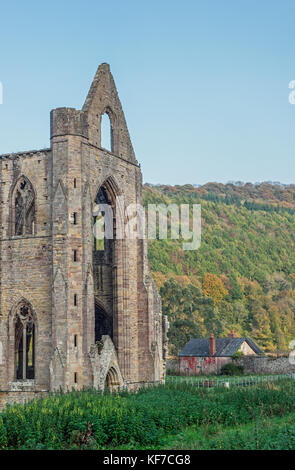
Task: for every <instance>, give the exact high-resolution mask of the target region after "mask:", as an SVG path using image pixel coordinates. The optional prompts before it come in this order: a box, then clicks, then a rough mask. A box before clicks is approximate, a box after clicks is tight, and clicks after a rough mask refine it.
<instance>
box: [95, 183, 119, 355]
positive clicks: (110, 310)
mask: <svg viewBox="0 0 295 470" xmlns="http://www.w3.org/2000/svg"><path fill="white" fill-rule="evenodd" d="M120 195H121V191H120V190H119V187H118V185H117V183H116V181H115V178H114V177H113V176H108V177H107V178H106V179H105V180H104V181H103V182H102V183H100V184H99V186H98V188H97V192H96V196H95V200H94V207H95V211H94V212H93V224H96V223H97V219H96V217H97V214H100V213H101V214H103V222H102V223H103V224H105V232H104V236H103V239H102V240H98V239H97V238H96V237H95V235H94V236H93V252H92V261H93V277H94V286H95V287H94V290H95V293H94V297H95V302H96V307H95V309H96V316H97V317H99V316H100V318H101V321H102V323H103V327H102V328H101V331H100V333H99V335H98V331H99V328H97V329H96V332H97V334H96V337H98V336H101V335H103V334H107V335H109V336H110V337H111V338H112V340H114V344H115V346H116V347H117V346H118V338H117V336H118V335H117V331H118V308H117V303H118V276H117V264H118V257H119V256H121V255H122V249H120V241H121V240H116V237H117V214H116V211H117V207H118V204H117V202H118V201H117V196H120ZM102 204H104V205H105V206H103V205H102ZM104 207H105V209H104ZM119 210H120V209H119ZM100 211H101V212H100ZM120 213H121V210H120ZM105 214H107V217H108V219H107V218H106V217H105ZM106 221H107V222H108V226H106ZM100 223H101V221H100ZM110 226H111V232H110V231H109V227H110ZM100 234H101V227H100ZM102 241H103V243H101V242H102ZM98 302H101V304H100V305H99V304H98Z"/></svg>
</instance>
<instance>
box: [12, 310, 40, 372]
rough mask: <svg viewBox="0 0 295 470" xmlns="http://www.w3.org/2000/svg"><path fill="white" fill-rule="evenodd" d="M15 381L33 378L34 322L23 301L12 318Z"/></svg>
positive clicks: (31, 312)
mask: <svg viewBox="0 0 295 470" xmlns="http://www.w3.org/2000/svg"><path fill="white" fill-rule="evenodd" d="M14 352H15V379H16V380H30V379H34V378H35V321H34V315H33V311H32V308H31V306H30V305H29V304H28V303H27V302H25V301H23V302H21V303H20V304H19V305H18V307H17V309H16V312H15V317H14Z"/></svg>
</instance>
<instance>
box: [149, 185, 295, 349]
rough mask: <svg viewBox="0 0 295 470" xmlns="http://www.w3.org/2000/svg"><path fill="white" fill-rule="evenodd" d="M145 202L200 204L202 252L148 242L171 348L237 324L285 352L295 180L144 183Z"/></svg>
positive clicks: (292, 283)
mask: <svg viewBox="0 0 295 470" xmlns="http://www.w3.org/2000/svg"><path fill="white" fill-rule="evenodd" d="M144 202H145V204H146V205H148V204H159V203H165V204H173V203H177V204H184V203H190V204H193V203H199V204H201V206H202V244H201V247H200V248H199V249H198V250H194V251H183V249H182V242H181V241H180V240H171V239H168V240H153V241H150V242H149V260H150V264H151V268H152V272H153V275H154V279H155V281H156V283H157V285H158V287H160V288H161V290H160V292H161V296H162V301H163V310H164V312H165V313H166V314H168V316H169V319H170V325H171V327H170V333H169V336H170V350H171V353H173V354H176V353H177V351H178V350H179V349H180V348H181V347H182V346H183V345H184V344H185V343H186V341H187V340H188V339H189V338H192V337H198V336H199V337H201V336H209V334H210V333H211V332H214V333H215V335H219V336H220V335H221V336H225V335H226V334H227V333H228V332H229V331H230V330H232V329H235V330H236V331H237V333H238V334H239V335H247V336H251V337H252V338H253V339H254V340H256V341H257V342H258V344H259V345H260V346H261V347H262V348H265V349H266V350H277V349H280V350H286V349H287V348H288V344H289V341H290V340H291V339H294V337H295V316H294V315H295V186H293V185H292V186H288V187H284V186H282V185H280V186H279V185H276V184H269V183H263V184H261V185H252V184H250V183H247V184H244V185H243V184H228V185H222V184H217V183H209V184H207V185H205V186H201V187H198V188H194V187H193V186H191V185H185V186H174V187H172V186H151V185H146V186H145V188H144Z"/></svg>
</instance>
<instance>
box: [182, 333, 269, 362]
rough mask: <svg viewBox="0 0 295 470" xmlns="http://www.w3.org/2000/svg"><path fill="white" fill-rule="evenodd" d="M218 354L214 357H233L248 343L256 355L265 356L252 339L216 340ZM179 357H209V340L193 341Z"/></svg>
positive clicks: (199, 339)
mask: <svg viewBox="0 0 295 470" xmlns="http://www.w3.org/2000/svg"><path fill="white" fill-rule="evenodd" d="M215 341H216V352H215V354H213V357H221V356H222V357H231V356H232V355H233V354H234V353H235V352H237V351H238V350H239V348H240V347H241V345H242V344H243V343H244V341H246V342H247V343H248V345H249V346H250V348H251V349H253V351H254V352H255V353H256V354H263V351H262V350H261V349H260V348H259V347H258V346H257V344H255V343H254V341H252V339H251V338H247V337H245V338H229V337H228V338H216V340H215ZM178 355H179V356H200V357H208V356H210V353H209V338H195V339H191V340H190V341H189V342H188V343H187V344H186V345H185V346H184V348H183V349H182V350H181V351H180V353H179V354H178Z"/></svg>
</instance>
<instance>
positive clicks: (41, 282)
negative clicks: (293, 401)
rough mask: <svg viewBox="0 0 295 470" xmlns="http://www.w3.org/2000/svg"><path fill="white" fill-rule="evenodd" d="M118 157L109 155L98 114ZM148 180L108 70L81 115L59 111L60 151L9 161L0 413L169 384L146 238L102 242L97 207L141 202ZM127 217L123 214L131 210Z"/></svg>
mask: <svg viewBox="0 0 295 470" xmlns="http://www.w3.org/2000/svg"><path fill="white" fill-rule="evenodd" d="M104 113H107V114H108V116H109V119H110V124H111V133H112V148H111V151H108V150H106V149H103V148H102V147H101V135H100V132H101V126H100V123H101V116H102V115H103V114H104ZM141 191H142V176H141V171H140V168H139V165H138V163H137V161H136V158H135V155H134V151H133V147H132V144H131V141H130V137H129V132H128V129H127V125H126V121H125V117H124V114H123V111H122V107H121V103H120V101H119V98H118V94H117V90H116V87H115V84H114V81H113V77H112V75H111V73H110V69H109V66H108V65H107V64H102V65H101V66H100V67H99V68H98V70H97V73H96V75H95V78H94V81H93V83H92V86H91V88H90V91H89V93H88V96H87V98H86V101H85V104H84V106H83V108H82V110H76V109H72V108H58V109H55V110H53V111H52V112H51V147H50V148H49V149H44V150H37V151H32V152H23V153H18V154H13V155H2V156H1V157H0V227H1V241H0V253H1V258H0V282H1V285H0V405H1V404H3V403H4V402H6V401H7V400H10V399H11V400H15V399H18V400H25V399H29V398H31V397H33V396H34V395H36V394H41V393H46V392H48V391H53V390H57V389H59V388H62V389H63V390H67V389H71V388H72V387H75V388H82V387H83V386H94V387H97V388H100V389H101V388H103V387H104V386H105V384H107V385H109V386H117V385H123V384H125V385H126V386H127V387H130V388H131V387H137V386H140V385H142V384H146V383H152V382H158V381H163V380H164V376H165V356H166V351H167V335H166V332H167V322H166V319H165V318H164V317H162V314H161V301H160V297H159V295H158V292H157V289H156V287H155V285H154V282H153V280H152V278H151V275H150V273H149V268H148V262H147V247H146V241H144V240H126V239H116V238H114V240H105V243H104V249H103V250H101V249H100V250H97V249H96V247H95V246H94V245H95V243H94V241H93V234H92V232H93V231H92V224H93V218H92V214H93V207H94V205H95V202H96V201H97V198H99V197H102V196H103V197H104V198H105V199H106V200H107V201H108V203H109V204H111V206H112V207H113V211H114V220H113V223H114V227H115V228H116V216H117V215H116V202H115V201H116V197H117V196H121V197H124V204H125V206H127V205H129V204H131V203H141V198H142V194H141ZM122 210H124V208H122Z"/></svg>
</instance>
